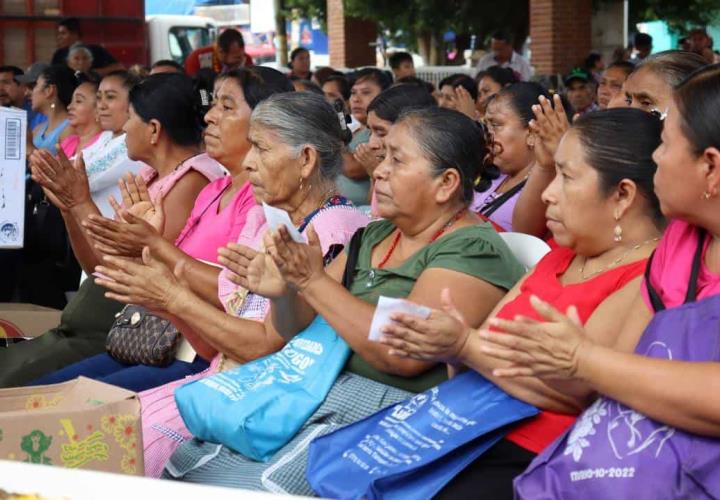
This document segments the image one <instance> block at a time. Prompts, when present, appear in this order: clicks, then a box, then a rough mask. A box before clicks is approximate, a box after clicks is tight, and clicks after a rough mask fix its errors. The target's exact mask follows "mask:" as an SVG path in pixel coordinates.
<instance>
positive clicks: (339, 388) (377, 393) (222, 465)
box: [163, 373, 413, 495]
mask: <svg viewBox="0 0 720 500" xmlns="http://www.w3.org/2000/svg"><path fill="white" fill-rule="evenodd" d="M412 396H413V394H412V393H410V392H407V391H403V390H401V389H397V388H395V387H391V386H387V385H384V384H381V383H379V382H375V381H372V380H369V379H367V378H365V377H361V376H359V375H355V374H352V373H343V374H341V375H340V376H339V377H338V379H337V381H336V382H335V385H333V387H332V389H331V390H330V392H329V393H328V396H327V398H326V399H325V401H324V402H323V404H322V405H320V407H319V408H318V409H317V411H316V412H315V413H314V414H313V416H312V417H310V419H309V420H308V421H307V423H306V424H305V425H304V426H303V428H302V429H301V430H300V432H299V433H298V434H297V435H296V436H295V437H294V438H293V439H292V440H291V441H290V442H289V443H288V444H287V445H285V446H284V447H283V448H281V449H280V450H279V451H278V452H277V453H276V454H275V456H274V457H273V458H272V459H271V460H269V461H268V462H256V461H254V460H251V459H249V458H246V457H245V456H243V455H241V454H239V453H235V452H234V451H232V450H230V449H228V448H226V447H225V446H222V445H217V444H212V443H207V442H203V441H200V440H198V439H192V440H190V441H186V442H184V443H183V444H182V445H180V447H179V448H178V449H177V450H176V451H175V453H174V454H173V455H172V457H171V458H170V461H169V462H168V463H167V465H166V466H165V471H164V473H163V477H164V478H166V479H178V480H183V481H190V482H193V483H202V484H211V485H216V486H227V487H232V488H244V489H249V490H265V491H271V492H274V493H285V494H294V495H313V490H312V489H311V488H310V485H309V484H308V482H307V480H306V479H305V468H306V466H307V458H308V447H309V445H310V442H311V441H312V440H313V439H315V438H316V437H318V436H322V435H325V434H329V433H330V432H333V431H335V430H337V429H339V428H341V427H344V426H346V425H349V424H352V423H355V422H357V421H359V420H361V419H363V418H365V417H367V416H369V415H372V414H373V413H376V412H378V411H380V410H382V409H383V408H386V407H387V406H390V405H393V404H396V403H399V402H401V401H404V400H406V399H408V398H409V397H412Z"/></svg>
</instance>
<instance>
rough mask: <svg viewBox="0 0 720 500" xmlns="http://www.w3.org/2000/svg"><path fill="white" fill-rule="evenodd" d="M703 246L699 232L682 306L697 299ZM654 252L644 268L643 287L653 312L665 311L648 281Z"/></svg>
mask: <svg viewBox="0 0 720 500" xmlns="http://www.w3.org/2000/svg"><path fill="white" fill-rule="evenodd" d="M704 245H705V231H704V230H702V229H701V230H700V231H699V232H698V242H697V248H696V249H695V255H694V256H693V261H692V267H691V268H690V281H689V283H688V289H687V293H686V294H685V302H683V303H684V304H688V303H690V302H695V299H696V298H697V280H698V276H699V275H700V265H701V264H702V252H703V246H704ZM654 256H655V252H654V251H653V253H652V254H651V255H650V258H649V259H648V262H647V266H645V286H646V287H647V291H648V295H649V296H650V303H651V304H652V306H653V310H654V311H655V312H660V311H664V310H665V303H664V302H663V300H662V299H661V298H660V294H659V293H658V292H657V290H655V287H654V286H653V284H652V282H651V281H650V269H651V268H652V262H653V257H654Z"/></svg>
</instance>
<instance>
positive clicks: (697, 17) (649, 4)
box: [629, 0, 720, 32]
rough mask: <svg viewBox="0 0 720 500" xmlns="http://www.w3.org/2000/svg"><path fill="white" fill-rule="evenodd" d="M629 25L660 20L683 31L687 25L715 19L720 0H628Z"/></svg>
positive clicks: (700, 23) (718, 11)
mask: <svg viewBox="0 0 720 500" xmlns="http://www.w3.org/2000/svg"><path fill="white" fill-rule="evenodd" d="M629 10H630V12H629V17H630V25H631V26H634V25H635V24H636V23H639V22H643V21H656V20H662V21H665V22H667V23H668V25H669V26H670V28H671V29H673V30H675V31H678V32H683V31H685V30H686V29H687V28H688V27H689V26H698V25H700V26H704V25H706V24H711V23H712V22H713V21H717V19H718V16H720V0H684V1H670V0H630V5H629Z"/></svg>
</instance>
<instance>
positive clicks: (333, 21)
mask: <svg viewBox="0 0 720 500" xmlns="http://www.w3.org/2000/svg"><path fill="white" fill-rule="evenodd" d="M327 17H328V23H327V28H328V39H329V49H330V66H332V67H334V68H355V67H358V66H374V65H375V46H374V45H370V44H371V43H374V42H375V41H376V38H377V26H376V25H375V23H373V22H370V21H363V20H361V19H353V18H349V17H346V16H345V11H344V8H343V2H342V0H327Z"/></svg>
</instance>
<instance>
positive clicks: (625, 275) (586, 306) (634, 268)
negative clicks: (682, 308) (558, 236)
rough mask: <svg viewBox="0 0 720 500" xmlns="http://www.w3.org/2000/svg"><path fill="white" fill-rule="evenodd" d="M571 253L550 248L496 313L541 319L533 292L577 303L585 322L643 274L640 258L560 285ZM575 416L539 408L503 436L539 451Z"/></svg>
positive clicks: (558, 303)
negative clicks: (534, 305) (531, 298)
mask: <svg viewBox="0 0 720 500" xmlns="http://www.w3.org/2000/svg"><path fill="white" fill-rule="evenodd" d="M574 257H575V253H574V252H573V251H572V250H570V249H568V248H565V247H556V248H555V249H553V250H551V251H550V253H548V254H547V255H546V256H545V257H543V259H542V260H541V261H540V262H539V263H538V264H537V266H536V267H535V269H534V271H533V273H532V274H531V275H530V276H528V278H527V279H526V280H525V282H524V283H523V285H522V287H521V288H520V295H518V296H517V297H516V298H515V299H514V300H513V301H511V302H508V303H507V304H505V306H504V307H503V308H502V309H501V310H500V311H499V312H498V314H497V317H499V318H503V319H512V318H514V317H515V316H516V315H518V314H520V315H523V316H526V317H529V318H533V319H538V320H539V319H541V318H540V316H539V315H538V314H537V313H536V312H535V309H533V308H532V306H531V305H530V296H531V295H536V296H537V297H539V298H540V299H542V300H544V301H545V302H547V303H549V304H552V306H553V307H555V308H556V309H557V310H559V311H562V312H565V311H566V310H567V308H568V307H570V306H571V305H574V306H575V307H577V310H578V313H579V315H580V319H581V321H582V322H583V324H585V323H586V322H587V320H588V319H589V318H590V316H591V315H592V313H593V312H594V311H595V309H596V308H597V307H598V306H599V305H600V304H601V303H602V302H603V301H604V300H605V299H606V298H608V297H609V296H610V295H612V294H613V293H614V292H616V291H618V290H620V289H621V288H622V287H624V286H625V285H626V284H627V283H629V282H630V281H632V280H633V279H635V278H637V277H638V276H642V274H643V272H644V271H645V264H646V263H647V259H642V260H639V261H635V262H631V263H629V264H626V265H624V266H619V267H615V268H613V269H610V270H609V271H605V272H604V273H602V274H599V275H597V276H595V277H593V278H591V279H589V280H587V281H583V282H581V283H573V284H570V285H563V284H562V283H561V282H560V276H562V275H563V273H565V271H566V270H567V268H568V266H569V265H570V263H571V262H572V260H573V258H574ZM576 417H577V416H576V415H567V414H562V413H554V412H551V411H542V412H540V413H539V414H538V415H537V416H536V417H533V418H531V419H530V420H527V421H525V422H523V423H521V424H519V425H518V426H517V427H515V428H514V429H513V430H512V431H510V432H509V433H508V435H507V436H506V439H508V440H509V441H512V442H513V443H515V444H517V445H519V446H522V447H523V448H525V449H527V450H530V451H532V452H534V453H540V452H541V451H543V450H544V449H545V447H547V446H548V445H549V444H550V443H552V442H553V441H554V440H555V438H557V437H558V436H559V435H560V434H562V433H563V432H565V430H566V429H567V428H568V427H570V426H571V425H572V424H573V423H574V422H575V419H576Z"/></svg>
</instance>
